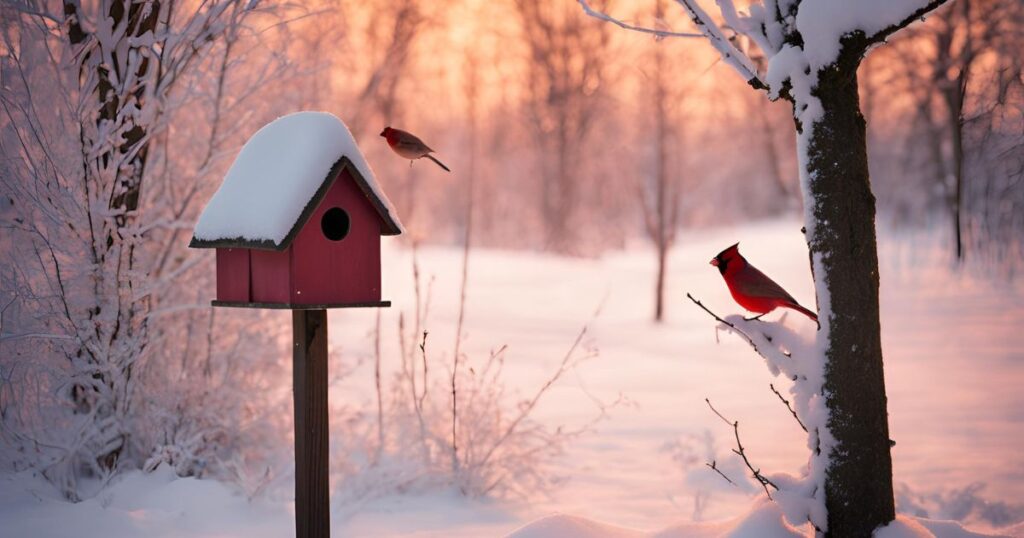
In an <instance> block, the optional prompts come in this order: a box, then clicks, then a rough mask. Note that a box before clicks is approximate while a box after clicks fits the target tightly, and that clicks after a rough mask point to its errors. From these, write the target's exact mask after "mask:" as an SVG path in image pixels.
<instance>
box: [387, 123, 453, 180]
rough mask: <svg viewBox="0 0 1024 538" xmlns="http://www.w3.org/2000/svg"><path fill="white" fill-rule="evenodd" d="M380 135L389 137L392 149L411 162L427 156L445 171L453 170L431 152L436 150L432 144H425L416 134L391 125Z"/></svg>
mask: <svg viewBox="0 0 1024 538" xmlns="http://www.w3.org/2000/svg"><path fill="white" fill-rule="evenodd" d="M380 135H381V136H383V137H384V138H386V139H387V141H388V145H389V146H391V149H392V150H394V152H395V153H397V154H399V155H401V156H402V157H405V158H406V159H409V163H410V164H411V163H412V161H413V159H420V158H423V157H426V158H428V159H430V160H432V161H434V162H435V163H437V165H438V166H440V167H441V168H444V170H445V172H451V169H449V168H448V167H447V166H445V165H444V164H443V163H442V162H441V161H439V160H437V159H435V158H434V156H433V155H431V154H430V153H431V152H433V151H434V150H432V149H430V146H428V145H426V144H424V143H423V141H422V140H420V139H419V138H417V137H416V135H414V134H412V133H407V132H405V131H403V130H401V129H392V128H391V127H385V128H384V130H383V131H381V132H380Z"/></svg>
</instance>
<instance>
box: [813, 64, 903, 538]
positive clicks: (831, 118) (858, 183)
mask: <svg viewBox="0 0 1024 538" xmlns="http://www.w3.org/2000/svg"><path fill="white" fill-rule="evenodd" d="M858 63H859V56H856V55H853V54H847V55H845V56H844V58H842V59H841V60H840V61H839V62H838V63H837V64H836V65H835V66H832V67H829V68H826V69H823V70H822V71H821V72H820V73H819V82H818V85H817V89H816V90H815V91H814V94H815V96H816V97H817V98H818V99H819V100H820V101H821V105H822V107H823V109H824V114H823V116H822V117H821V118H820V119H819V120H818V121H817V122H815V123H814V125H813V126H812V128H813V132H812V133H803V134H802V135H801V138H802V140H805V141H806V156H805V159H806V160H805V163H804V165H805V166H806V170H805V171H804V172H805V174H806V177H807V178H808V180H807V185H806V189H807V192H806V193H805V195H806V196H807V199H806V203H805V206H806V207H807V211H808V215H807V219H808V238H807V240H808V246H809V248H810V253H811V259H812V264H811V268H812V271H813V272H814V276H815V283H816V286H817V290H818V294H819V296H818V300H819V303H820V304H819V306H820V307H821V308H822V310H823V313H824V314H826V316H828V319H823V320H822V325H821V332H820V333H819V336H818V339H819V345H822V347H823V348H824V352H825V356H826V359H827V361H826V364H825V370H824V376H825V378H824V387H823V390H824V394H825V402H826V405H827V406H828V409H829V419H828V429H829V430H830V433H831V435H832V437H833V438H834V445H832V446H831V447H829V446H827V445H826V446H824V447H823V448H824V450H826V451H829V449H831V450H830V453H828V452H826V454H823V456H826V457H828V458H829V465H828V467H827V471H826V476H825V504H826V508H827V509H828V529H827V531H826V533H827V534H826V535H827V536H841V537H869V536H871V532H872V531H873V530H874V529H875V528H876V527H878V526H880V525H885V524H887V523H888V522H890V521H892V519H893V518H894V517H895V508H894V503H893V490H892V460H891V456H890V453H889V449H890V444H889V426H888V417H887V413H886V396H885V380H884V375H883V369H882V343H881V334H880V333H881V330H880V325H879V312H878V252H877V244H876V238H875V198H874V195H873V194H872V193H871V184H870V180H869V177H868V158H867V145H866V139H865V122H864V117H863V116H862V115H861V113H860V104H859V98H858V94H857V64H858ZM807 127H808V126H801V125H798V126H797V128H798V130H800V129H801V128H804V129H806V128H807ZM828 312H831V315H830V316H829V315H828V314H827V313H828Z"/></svg>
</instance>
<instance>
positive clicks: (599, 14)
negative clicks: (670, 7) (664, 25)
mask: <svg viewBox="0 0 1024 538" xmlns="http://www.w3.org/2000/svg"><path fill="white" fill-rule="evenodd" d="M578 1H579V3H580V6H582V7H583V12H584V13H586V14H587V15H590V16H591V17H594V18H595V19H599V20H602V21H606V22H610V23H612V24H614V25H615V26H618V27H619V28H622V29H625V30H632V31H634V32H640V33H642V34H651V35H653V36H654V37H656V38H658V39H663V38H666V37H704V34H698V33H694V32H673V31H671V30H658V29H657V28H647V27H644V26H636V25H633V24H629V23H628V22H625V21H623V20H621V19H616V18H615V17H612V16H611V15H609V14H607V13H605V12H603V11H598V10H596V9H594V8H592V7H590V4H589V3H587V0H578Z"/></svg>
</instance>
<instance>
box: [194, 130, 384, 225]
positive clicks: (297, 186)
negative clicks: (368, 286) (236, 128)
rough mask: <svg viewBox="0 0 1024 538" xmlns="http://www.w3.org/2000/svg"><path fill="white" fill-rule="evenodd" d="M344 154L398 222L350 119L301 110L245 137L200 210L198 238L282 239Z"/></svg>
mask: <svg viewBox="0 0 1024 538" xmlns="http://www.w3.org/2000/svg"><path fill="white" fill-rule="evenodd" d="M342 157H347V158H348V160H349V161H351V162H352V165H353V166H355V168H356V170H357V171H358V172H359V174H360V175H362V176H363V179H364V180H366V183H367V185H368V186H369V187H370V189H371V190H372V191H373V193H374V195H375V196H376V197H377V198H378V199H379V200H380V202H381V203H382V204H383V205H384V207H385V208H386V210H387V212H388V214H389V216H390V217H391V220H393V221H394V222H395V223H398V222H399V220H398V214H397V213H396V212H395V210H394V208H393V207H392V205H391V203H390V202H389V201H388V199H387V197H386V196H385V195H384V192H383V191H382V190H381V189H380V187H379V186H378V185H377V180H376V178H375V176H374V175H373V170H371V169H370V165H369V164H367V162H366V159H365V158H364V157H363V154H362V152H360V151H359V147H358V146H356V142H355V139H354V138H353V137H352V133H351V132H350V131H349V129H348V127H347V126H346V125H345V123H344V122H342V121H341V120H340V119H338V118H337V117H336V116H334V115H333V114H330V113H328V112H296V113H294V114H289V115H287V116H282V117H280V118H278V119H276V120H274V121H272V122H270V123H268V124H267V125H265V126H264V127H263V128H262V129H260V130H259V131H257V132H256V134H254V135H253V136H252V138H250V139H249V141H248V142H246V143H245V146H243V147H242V150H241V151H240V152H239V153H238V157H236V158H235V162H234V163H233V164H232V165H231V169H230V170H228V173H227V175H226V176H225V177H224V182H223V183H222V184H221V186H220V188H219V189H217V192H216V193H214V195H213V198H211V199H210V202H209V203H208V204H207V205H206V208H205V209H204V210H203V212H202V214H201V215H200V216H199V221H198V222H197V223H196V227H195V231H194V236H195V238H196V239H198V240H200V241H215V240H222V239H242V240H246V241H270V242H272V243H274V244H275V245H280V244H281V242H282V241H283V240H284V239H285V237H286V236H287V235H288V233H289V232H290V231H291V229H292V227H293V226H294V225H295V223H296V221H298V219H299V217H300V215H301V214H302V211H303V209H305V207H306V205H307V204H309V202H310V200H312V199H313V196H314V195H315V194H316V192H317V190H318V189H319V188H320V186H321V185H323V183H324V180H325V179H326V178H327V175H328V173H329V172H330V171H331V167H332V166H334V164H335V163H337V162H338V160H339V159H341V158H342ZM400 226H401V225H400V224H399V227H400Z"/></svg>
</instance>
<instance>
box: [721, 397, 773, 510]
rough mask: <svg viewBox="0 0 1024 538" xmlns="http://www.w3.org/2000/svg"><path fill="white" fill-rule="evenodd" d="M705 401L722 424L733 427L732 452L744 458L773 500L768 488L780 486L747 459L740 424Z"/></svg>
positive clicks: (744, 461) (765, 492)
mask: <svg viewBox="0 0 1024 538" xmlns="http://www.w3.org/2000/svg"><path fill="white" fill-rule="evenodd" d="M704 401H705V402H707V404H708V407H710V408H711V411H712V412H713V413H714V414H716V415H718V418H720V419H722V422H725V423H726V424H728V425H730V426H732V431H733V434H734V435H735V436H736V448H734V449H733V450H732V451H733V453H734V454H736V455H737V456H739V457H740V458H743V463H745V464H746V465H747V469H750V472H751V474H752V475H753V477H754V479H755V480H757V481H758V482H760V483H761V487H762V488H764V494H765V495H767V496H768V499H771V498H772V494H771V493H770V492H769V491H768V486H771V487H772V488H773V489H774V490H775V491H778V490H779V486H777V485H775V483H774V482H772V481H771V480H769V479H768V478H767V477H766V476H764V475H763V474H761V470H760V469H755V468H754V466H753V465H751V463H750V460H749V459H747V451H746V449H744V448H743V443H741V442H740V423H739V421H731V420H729V419H727V418H725V416H723V415H722V414H721V413H719V412H718V410H717V409H715V407H714V406H713V405H711V400H709V399H707V398H704ZM711 468H712V469H714V467H711ZM715 470H716V471H717V469H715ZM719 474H722V473H719ZM723 476H725V475H723ZM726 480H728V478H726ZM730 482H732V481H731V480H730Z"/></svg>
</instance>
